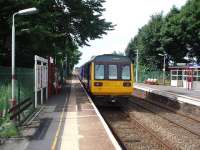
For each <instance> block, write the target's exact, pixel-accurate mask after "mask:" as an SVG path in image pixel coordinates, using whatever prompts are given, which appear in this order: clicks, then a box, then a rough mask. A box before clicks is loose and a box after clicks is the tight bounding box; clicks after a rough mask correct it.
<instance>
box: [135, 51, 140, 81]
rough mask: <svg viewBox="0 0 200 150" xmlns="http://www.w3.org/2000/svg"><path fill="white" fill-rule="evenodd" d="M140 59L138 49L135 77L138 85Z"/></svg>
mask: <svg viewBox="0 0 200 150" xmlns="http://www.w3.org/2000/svg"><path fill="white" fill-rule="evenodd" d="M138 57H139V54H138V49H137V54H136V75H135V80H136V83H138V69H139V68H138V67H139V66H138V65H139V64H138V63H139V62H138V59H139V58H138Z"/></svg>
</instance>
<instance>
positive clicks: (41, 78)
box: [40, 61, 44, 105]
mask: <svg viewBox="0 0 200 150" xmlns="http://www.w3.org/2000/svg"><path fill="white" fill-rule="evenodd" d="M43 69H44V66H43V62H42V61H41V70H40V71H41V77H40V80H41V90H40V91H41V92H40V93H41V105H42V104H43V81H42V80H43V77H42V76H43V72H44V71H43Z"/></svg>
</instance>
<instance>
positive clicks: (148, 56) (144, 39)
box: [126, 14, 163, 69]
mask: <svg viewBox="0 0 200 150" xmlns="http://www.w3.org/2000/svg"><path fill="white" fill-rule="evenodd" d="M162 25H163V16H162V14H157V15H154V16H152V17H151V20H150V21H149V22H148V24H147V25H145V26H143V27H142V28H141V29H140V30H139V32H138V35H137V36H136V37H135V38H134V39H132V40H131V41H130V43H129V44H128V46H127V48H126V54H127V55H128V56H129V57H130V58H131V59H132V60H135V57H136V50H137V49H138V50H139V61H140V63H141V64H145V67H146V69H157V68H160V67H161V65H162V64H160V61H161V60H162V57H160V56H159V55H158V53H163V49H162V46H161V27H162Z"/></svg>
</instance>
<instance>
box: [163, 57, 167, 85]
mask: <svg viewBox="0 0 200 150" xmlns="http://www.w3.org/2000/svg"><path fill="white" fill-rule="evenodd" d="M165 58H166V54H164V58H163V59H164V62H163V85H165Z"/></svg>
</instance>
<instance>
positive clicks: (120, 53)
mask: <svg viewBox="0 0 200 150" xmlns="http://www.w3.org/2000/svg"><path fill="white" fill-rule="evenodd" d="M112 54H114V55H119V56H124V52H120V51H114V52H113V53H112Z"/></svg>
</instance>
